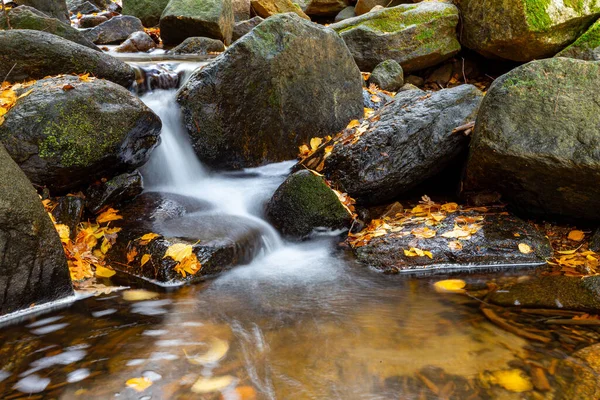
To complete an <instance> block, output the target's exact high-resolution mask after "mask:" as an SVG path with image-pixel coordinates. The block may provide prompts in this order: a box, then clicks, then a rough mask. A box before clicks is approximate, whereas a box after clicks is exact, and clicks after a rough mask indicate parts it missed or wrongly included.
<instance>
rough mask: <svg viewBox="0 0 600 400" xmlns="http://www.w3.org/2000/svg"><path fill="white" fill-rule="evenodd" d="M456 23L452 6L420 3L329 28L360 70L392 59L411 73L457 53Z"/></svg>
mask: <svg viewBox="0 0 600 400" xmlns="http://www.w3.org/2000/svg"><path fill="white" fill-rule="evenodd" d="M457 24H458V10H457V8H456V7H455V6H453V5H451V4H447V3H438V2H423V3H419V4H414V5H413V4H410V5H409V4H403V5H399V6H397V7H392V8H386V9H383V10H377V11H372V12H369V13H367V14H364V15H361V16H359V17H355V18H350V19H346V20H344V21H341V22H337V23H335V24H333V25H330V26H329V27H330V28H332V29H334V30H335V31H336V32H338V33H339V34H340V36H341V37H342V39H344V42H346V44H347V45H348V48H349V49H350V52H351V53H352V56H353V57H354V60H355V61H356V63H357V64H358V67H359V68H360V70H361V71H372V70H373V68H375V66H376V65H377V64H379V63H381V62H382V61H385V60H389V59H392V60H396V61H397V62H398V63H399V64H400V65H401V66H402V68H403V69H404V71H406V72H412V71H415V70H419V69H423V68H427V67H431V66H433V65H436V64H438V63H440V62H442V61H444V60H446V59H448V58H450V57H452V56H453V55H455V54H456V53H458V51H459V50H460V44H459V43H458V40H457V38H456V26H457Z"/></svg>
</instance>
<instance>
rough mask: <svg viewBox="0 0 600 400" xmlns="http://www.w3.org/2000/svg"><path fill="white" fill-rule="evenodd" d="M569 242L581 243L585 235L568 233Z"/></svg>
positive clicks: (574, 232)
mask: <svg viewBox="0 0 600 400" xmlns="http://www.w3.org/2000/svg"><path fill="white" fill-rule="evenodd" d="M567 237H568V239H569V240H573V241H575V242H581V241H582V240H583V239H584V238H585V233H583V232H582V231H577V230H575V231H571V232H569V236H567Z"/></svg>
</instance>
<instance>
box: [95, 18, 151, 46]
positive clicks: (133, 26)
mask: <svg viewBox="0 0 600 400" xmlns="http://www.w3.org/2000/svg"><path fill="white" fill-rule="evenodd" d="M143 30H144V25H142V21H140V20H139V18H136V17H132V16H131V15H120V16H118V17H114V18H111V19H109V20H108V21H106V22H103V23H101V24H100V25H98V26H95V27H94V28H92V29H91V30H90V31H88V32H87V33H86V35H87V37H88V38H89V39H90V40H91V41H93V42H94V43H96V44H112V43H121V42H123V41H125V40H127V38H128V37H129V35H131V34H132V33H134V32H139V31H143Z"/></svg>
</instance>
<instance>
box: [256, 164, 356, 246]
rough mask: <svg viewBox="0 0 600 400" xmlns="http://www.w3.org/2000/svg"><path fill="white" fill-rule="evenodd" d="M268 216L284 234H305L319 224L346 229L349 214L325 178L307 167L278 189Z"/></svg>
mask: <svg viewBox="0 0 600 400" xmlns="http://www.w3.org/2000/svg"><path fill="white" fill-rule="evenodd" d="M267 217H268V218H269V220H270V221H271V223H272V224H273V225H274V226H275V227H276V228H277V229H278V230H280V231H281V232H282V233H283V234H284V235H288V236H293V237H297V238H303V237H306V236H308V235H309V234H310V233H311V232H313V231H314V230H315V229H317V228H326V229H334V230H335V229H343V228H348V227H349V226H350V224H351V222H352V219H351V217H350V214H349V213H348V211H346V209H345V208H344V206H343V205H342V203H340V201H339V199H338V198H337V196H336V194H335V193H334V192H333V190H331V188H330V187H329V186H327V184H326V183H325V180H324V179H323V178H322V177H320V176H317V175H315V174H313V173H312V172H310V171H307V170H304V171H299V172H296V173H295V174H293V175H291V176H290V177H289V178H288V179H286V180H285V182H283V183H282V184H281V186H279V188H278V189H277V190H276V191H275V194H274V195H273V197H272V198H271V201H269V204H268V205H267Z"/></svg>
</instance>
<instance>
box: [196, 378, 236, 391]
mask: <svg viewBox="0 0 600 400" xmlns="http://www.w3.org/2000/svg"><path fill="white" fill-rule="evenodd" d="M234 382H235V378H234V377H233V376H231V375H226V376H219V377H216V378H204V377H202V378H200V379H198V380H197V381H196V383H194V385H193V386H192V392H194V393H198V394H202V393H212V392H218V391H221V390H223V389H226V388H227V387H229V386H231V385H232V384H233V383H234Z"/></svg>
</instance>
